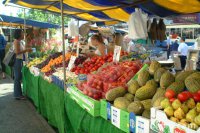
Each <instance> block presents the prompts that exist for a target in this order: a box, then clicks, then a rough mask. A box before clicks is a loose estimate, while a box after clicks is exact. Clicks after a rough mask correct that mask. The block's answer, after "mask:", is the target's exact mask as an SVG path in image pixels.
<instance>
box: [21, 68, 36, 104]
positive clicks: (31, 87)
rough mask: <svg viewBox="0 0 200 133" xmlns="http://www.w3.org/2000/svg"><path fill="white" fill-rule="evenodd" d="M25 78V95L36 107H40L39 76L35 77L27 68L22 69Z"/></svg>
mask: <svg viewBox="0 0 200 133" xmlns="http://www.w3.org/2000/svg"><path fill="white" fill-rule="evenodd" d="M22 77H23V93H24V94H25V95H26V96H28V97H29V98H30V99H31V100H32V101H33V103H34V105H35V106H36V107H38V106H39V101H38V99H39V96H38V94H39V93H38V87H39V84H38V81H39V80H38V79H39V77H38V76H33V75H32V74H31V73H30V71H29V69H28V68H27V67H23V69H22Z"/></svg>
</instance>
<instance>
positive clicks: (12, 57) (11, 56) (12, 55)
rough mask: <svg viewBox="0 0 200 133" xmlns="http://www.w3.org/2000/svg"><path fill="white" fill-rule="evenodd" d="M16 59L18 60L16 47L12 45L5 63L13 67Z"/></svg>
mask: <svg viewBox="0 0 200 133" xmlns="http://www.w3.org/2000/svg"><path fill="white" fill-rule="evenodd" d="M15 60H16V54H15V51H14V47H11V48H10V49H9V50H8V52H7V53H6V56H5V58H4V60H3V63H4V64H5V65H7V66H10V67H13V66H14V64H15Z"/></svg>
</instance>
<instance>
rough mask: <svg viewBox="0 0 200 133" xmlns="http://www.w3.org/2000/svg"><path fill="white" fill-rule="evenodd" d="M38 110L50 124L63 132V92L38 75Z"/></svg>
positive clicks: (60, 132)
mask: <svg viewBox="0 0 200 133" xmlns="http://www.w3.org/2000/svg"><path fill="white" fill-rule="evenodd" d="M39 88H40V89H39V111H40V113H41V114H42V115H43V116H44V117H46V118H47V119H48V122H49V124H50V125H52V126H54V127H57V128H58V130H59V133H64V132H65V131H64V124H65V114H64V92H63V90H61V89H60V88H59V87H57V86H56V85H54V84H52V83H49V82H47V81H46V80H44V79H43V78H42V77H39Z"/></svg>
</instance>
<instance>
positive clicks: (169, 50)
mask: <svg viewBox="0 0 200 133" xmlns="http://www.w3.org/2000/svg"><path fill="white" fill-rule="evenodd" d="M171 38H172V35H169V36H168V37H167V59H169V56H170V53H171V44H172V42H171Z"/></svg>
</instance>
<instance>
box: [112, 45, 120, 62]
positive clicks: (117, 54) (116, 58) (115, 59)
mask: <svg viewBox="0 0 200 133" xmlns="http://www.w3.org/2000/svg"><path fill="white" fill-rule="evenodd" d="M120 53H121V46H115V49H114V55H113V62H119V59H120Z"/></svg>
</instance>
